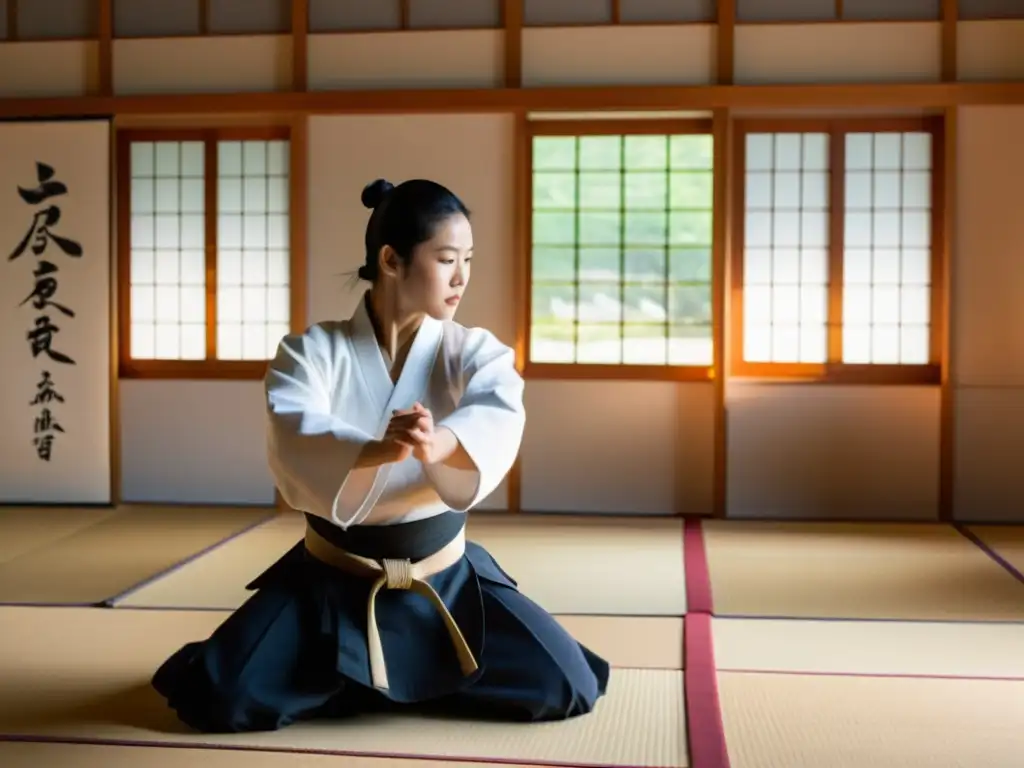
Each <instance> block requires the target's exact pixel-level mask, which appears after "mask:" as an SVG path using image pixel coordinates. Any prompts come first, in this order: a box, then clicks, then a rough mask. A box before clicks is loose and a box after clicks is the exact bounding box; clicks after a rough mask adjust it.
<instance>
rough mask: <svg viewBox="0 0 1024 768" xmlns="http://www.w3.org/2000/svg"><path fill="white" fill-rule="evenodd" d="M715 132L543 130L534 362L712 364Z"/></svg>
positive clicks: (538, 143) (536, 208)
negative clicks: (656, 133)
mask: <svg viewBox="0 0 1024 768" xmlns="http://www.w3.org/2000/svg"><path fill="white" fill-rule="evenodd" d="M712 154H713V153H712V138H711V136H708V135H672V136H668V135H661V136H649V135H637V136H632V135H631V136H557V137H555V136H537V137H535V138H534V144H533V157H534V170H533V227H532V233H533V237H532V241H533V243H532V248H533V253H532V265H533V267H532V276H531V277H532V286H533V288H532V303H531V307H532V313H531V314H532V317H531V334H530V359H531V361H532V362H533V363H586V364H612V365H615V364H620V365H621V364H625V365H683V366H688V365H693V366H706V365H710V364H711V363H712V360H713V352H712V333H711V233H712V204H713V195H712V170H711V164H712Z"/></svg>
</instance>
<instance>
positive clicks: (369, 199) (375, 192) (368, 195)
mask: <svg viewBox="0 0 1024 768" xmlns="http://www.w3.org/2000/svg"><path fill="white" fill-rule="evenodd" d="M394 188H395V185H394V184H392V183H391V182H390V181H387V180H385V179H377V180H376V181H373V182H371V183H369V184H367V185H366V186H365V187H363V194H362V197H361V200H362V201H363V205H365V206H366V207H367V208H371V209H372V208H376V207H377V206H378V205H380V204H381V201H382V200H383V199H384V198H385V196H386V195H387V194H388V192H390V191H391V190H392V189H394Z"/></svg>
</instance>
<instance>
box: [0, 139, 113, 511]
mask: <svg viewBox="0 0 1024 768" xmlns="http://www.w3.org/2000/svg"><path fill="white" fill-rule="evenodd" d="M110 130H111V129H110V123H109V122H108V121H105V120H104V121H98V120H89V121H61V122H41V123H29V122H14V123H0V503H15V504H18V503H21V504H96V503H108V502H110V501H111V480H110V478H111V467H110V462H111V459H110V407H111V402H110V400H111V362H110V361H111V350H110V324H111V311H110V263H111V258H110V253H111V242H110V210H111V200H110V197H111V183H110V159H109V158H110Z"/></svg>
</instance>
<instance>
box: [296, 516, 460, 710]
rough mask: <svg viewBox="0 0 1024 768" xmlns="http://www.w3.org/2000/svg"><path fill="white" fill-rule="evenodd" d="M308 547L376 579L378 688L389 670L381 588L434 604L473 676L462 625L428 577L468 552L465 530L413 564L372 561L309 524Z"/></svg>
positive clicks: (372, 619) (371, 631)
mask: <svg viewBox="0 0 1024 768" xmlns="http://www.w3.org/2000/svg"><path fill="white" fill-rule="evenodd" d="M305 544H306V550H307V551H308V552H309V554H310V555H312V556H313V557H315V558H316V559H317V560H320V561H321V562H323V563H326V564H327V565H331V566H333V567H335V568H337V569H338V570H340V571H345V572H346V573H351V574H353V575H355V576H362V577H364V578H368V579H374V582H373V586H372V587H371V588H370V597H369V600H368V601H367V620H366V627H367V637H366V645H367V649H368V651H369V656H370V679H371V681H372V682H373V686H374V687H375V688H379V689H381V690H387V689H388V671H387V665H386V664H385V662H384V646H383V644H382V643H381V639H380V629H379V628H378V626H377V608H376V605H377V594H378V593H379V592H380V591H381V590H382V589H406V590H409V591H410V592H416V593H417V594H420V595H423V597H425V598H427V599H428V600H430V602H431V603H433V604H434V607H435V608H436V609H437V611H438V613H440V614H441V618H442V619H443V620H444V623H445V627H446V628H447V629H448V634H449V636H450V637H451V639H452V645H454V646H455V654H456V656H458V659H459V666H460V667H461V669H462V674H464V675H471V674H473V673H474V672H476V670H477V668H478V666H477V663H476V659H475V658H474V657H473V652H472V651H471V650H470V648H469V644H468V643H467V642H466V638H465V637H463V635H462V631H461V630H460V629H459V625H458V624H456V623H455V619H453V618H452V615H451V613H450V612H449V610H448V607H447V606H446V605H445V604H444V601H442V600H441V596H440V595H438V594H437V592H436V591H435V590H434V588H433V587H432V586H430V585H429V584H428V583H427V582H426V581H425V579H427V578H429V577H430V576H433V575H434V574H436V573H440V572H441V571H443V570H445V569H446V568H450V567H451V566H453V565H455V563H457V562H458V561H459V559H460V558H461V557H462V556H463V554H464V553H465V551H466V529H465V528H463V529H462V530H460V531H459V534H458V536H456V537H455V538H454V539H452V540H451V541H450V542H449V543H448V544H446V545H445V546H444V547H442V548H441V549H439V550H438V551H437V552H435V553H434V554H432V555H430V556H429V557H426V558H424V559H423V560H420V561H419V562H416V563H413V562H411V561H410V560H391V559H384V560H380V561H377V560H371V559H370V558H366V557H360V556H359V555H354V554H352V553H351V552H346V551H345V550H343V549H339V548H338V547H337V546H335V545H334V544H332V543H331V542H329V541H328V540H327V539H325V538H324V537H323V536H321V535H320V534H318V533H317V532H316V531H314V530H313V529H312V528H311V527H309V526H308V525H307V526H306V541H305Z"/></svg>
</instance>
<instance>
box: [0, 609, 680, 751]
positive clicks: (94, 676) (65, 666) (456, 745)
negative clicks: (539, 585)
mask: <svg viewBox="0 0 1024 768" xmlns="http://www.w3.org/2000/svg"><path fill="white" fill-rule="evenodd" d="M211 618H213V616H212V615H211V614H203V613H198V612H197V613H186V612H180V611H176V612H157V611H117V610H95V609H77V610H76V609H60V610H53V609H28V608H22V609H18V608H8V609H6V611H5V614H4V615H3V617H2V623H3V626H4V627H5V632H4V633H0V679H3V680H4V685H3V686H2V687H0V734H2V735H4V736H8V737H9V736H32V737H37V738H38V737H48V738H51V739H52V738H59V739H61V740H73V739H91V740H99V741H107V742H111V741H113V742H117V741H121V742H129V743H140V742H141V743H151V744H180V745H211V746H224V747H232V746H233V747H251V748H263V749H279V750H305V751H320V752H333V753H341V754H360V755H373V754H380V755H387V756H391V757H415V756H424V757H435V758H441V757H444V758H447V759H448V760H453V759H455V760H459V759H462V760H465V759H470V760H474V759H475V760H483V761H487V760H494V759H497V760H502V761H512V762H525V763H537V764H558V763H570V764H577V765H594V766H621V765H629V766H658V767H659V768H685V766H686V764H687V748H686V735H685V734H686V731H685V715H684V707H683V679H682V678H683V674H682V672H680V671H665V670H653V669H624V668H616V669H614V670H613V673H612V679H611V682H610V685H609V692H608V695H607V696H606V697H605V698H604V699H602V700H601V701H600V702H599V704H598V707H597V709H595V711H594V712H593V713H591V715H590V716H588V717H584V718H578V719H574V720H571V721H568V722H559V723H544V724H531V725H527V724H522V725H509V724H504V723H489V722H472V723H470V722H464V721H451V720H444V719H435V718H427V717H422V716H413V715H409V716H402V717H398V716H392V715H388V716H384V715H373V716H367V717H363V718H357V719H353V720H346V721H336V722H330V723H323V722H321V723H309V724H306V723H303V724H298V725H294V726H291V727H289V728H286V729H283V730H281V731H277V732H271V733H255V734H231V735H226V736H205V735H201V734H194V733H191V732H188V731H187V730H186V729H184V728H183V727H182V726H181V725H180V724H179V723H178V722H177V720H176V719H175V718H174V716H173V713H172V712H170V711H169V710H168V709H167V708H166V707H165V705H164V704H163V702H162V701H161V700H160V699H159V697H158V696H157V695H156V694H155V693H154V692H152V690H151V689H150V687H149V685H148V681H149V678H150V676H151V674H152V672H153V671H154V670H155V669H156V667H157V666H158V665H159V664H160V662H161V661H163V659H164V658H165V657H166V656H167V655H168V654H170V653H171V652H172V651H173V650H175V649H176V648H177V647H178V646H180V645H181V644H182V643H183V642H186V641H187V640H189V639H193V638H194V637H196V636H197V634H200V633H199V632H197V629H198V627H197V626H196V624H197V623H201V622H203V621H207V622H208V621H209V620H210V619H211ZM8 628H9V629H8Z"/></svg>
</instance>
